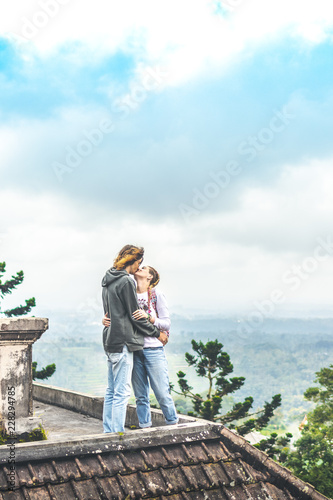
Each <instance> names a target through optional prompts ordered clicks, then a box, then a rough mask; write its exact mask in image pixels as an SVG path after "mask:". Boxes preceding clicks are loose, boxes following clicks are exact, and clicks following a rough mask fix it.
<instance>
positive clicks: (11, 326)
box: [0, 318, 48, 433]
mask: <svg viewBox="0 0 333 500" xmlns="http://www.w3.org/2000/svg"><path fill="white" fill-rule="evenodd" d="M47 328H48V320H47V319H45V318H14V319H2V318H1V319H0V426H2V427H5V428H6V429H7V431H8V430H9V428H10V429H11V430H13V428H15V432H16V433H17V432H18V433H21V432H26V431H29V430H30V429H31V426H36V425H38V423H39V422H40V421H38V422H37V421H34V420H33V418H32V344H33V343H34V342H36V340H37V339H39V338H40V337H41V335H42V334H43V333H44V332H45V330H46V329H47ZM9 422H10V424H9ZM35 424H36V425H35Z"/></svg>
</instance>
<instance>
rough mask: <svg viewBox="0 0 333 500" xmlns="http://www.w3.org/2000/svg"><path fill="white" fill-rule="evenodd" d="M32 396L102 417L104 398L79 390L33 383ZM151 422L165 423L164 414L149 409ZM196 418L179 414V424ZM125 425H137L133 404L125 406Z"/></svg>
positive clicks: (155, 425)
mask: <svg viewBox="0 0 333 500" xmlns="http://www.w3.org/2000/svg"><path fill="white" fill-rule="evenodd" d="M33 398H34V399H35V400H37V401H41V402H42V403H48V404H52V405H55V406H60V407H62V408H66V409H67V410H72V411H77V412H79V413H83V414H84V415H89V416H90V417H94V418H99V419H102V417H103V402H104V398H95V397H93V396H87V395H86V394H82V393H79V392H74V391H69V390H67V389H61V388H59V387H53V386H50V385H45V384H40V383H36V382H34V383H33ZM151 416H152V423H153V426H154V427H159V426H162V425H165V422H164V416H163V413H162V411H161V410H156V409H155V408H152V409H151ZM195 421H196V419H194V418H193V417H188V416H186V415H181V416H180V417H179V423H180V424H186V423H189V422H195ZM125 425H126V427H130V426H132V425H135V426H138V425H139V422H138V417H137V415H136V408H135V406H134V405H128V406H127V415H126V424H125Z"/></svg>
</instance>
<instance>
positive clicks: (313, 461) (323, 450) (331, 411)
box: [286, 365, 333, 497]
mask: <svg viewBox="0 0 333 500" xmlns="http://www.w3.org/2000/svg"><path fill="white" fill-rule="evenodd" d="M315 381H316V382H317V383H318V384H319V387H310V388H309V389H307V390H306V391H305V393H304V396H305V398H306V399H307V400H308V401H312V402H314V403H316V406H315V408H314V410H313V411H311V412H309V413H308V415H307V418H308V422H307V425H306V426H305V427H304V429H303V431H302V436H301V438H300V439H299V440H298V441H297V442H296V444H295V447H296V450H295V451H292V452H291V453H290V454H289V455H288V457H287V460H286V465H287V466H288V467H290V468H291V469H292V471H293V472H294V473H295V474H296V476H298V477H299V478H300V479H302V480H303V481H307V482H309V483H311V484H313V486H315V488H316V489H317V490H318V491H320V492H321V493H323V494H324V495H326V496H328V497H333V365H330V367H329V368H322V369H321V370H320V371H319V372H316V380H315Z"/></svg>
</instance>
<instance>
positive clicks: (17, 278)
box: [0, 262, 36, 318]
mask: <svg viewBox="0 0 333 500" xmlns="http://www.w3.org/2000/svg"><path fill="white" fill-rule="evenodd" d="M5 272H6V262H0V299H4V298H5V296H6V295H8V294H11V293H12V291H13V290H15V289H16V288H17V287H18V285H20V284H21V283H22V282H23V280H24V273H23V271H18V272H17V273H16V274H15V275H14V276H12V277H11V279H9V280H6V281H5V282H3V281H2V278H3V275H4V274H5ZM35 306H36V301H35V297H32V298H31V299H28V300H26V301H25V306H22V305H20V306H18V307H15V308H14V309H7V310H6V311H1V309H0V313H2V314H4V315H5V316H7V318H11V317H13V316H24V315H25V314H28V313H29V312H30V311H31V309H32V308H33V307H35Z"/></svg>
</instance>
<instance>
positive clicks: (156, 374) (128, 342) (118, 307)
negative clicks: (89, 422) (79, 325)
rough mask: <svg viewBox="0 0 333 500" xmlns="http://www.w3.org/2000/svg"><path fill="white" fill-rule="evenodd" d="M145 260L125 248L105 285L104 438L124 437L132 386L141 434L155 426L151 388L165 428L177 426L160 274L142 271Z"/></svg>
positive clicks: (136, 250)
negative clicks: (116, 434)
mask: <svg viewBox="0 0 333 500" xmlns="http://www.w3.org/2000/svg"><path fill="white" fill-rule="evenodd" d="M143 255H144V249H143V248H141V247H136V246H133V245H126V246H124V247H123V248H122V249H121V250H120V252H119V254H118V255H117V257H116V259H115V260H114V263H113V267H112V268H111V269H109V270H108V271H107V272H106V274H105V276H104V278H103V281H102V287H103V307H104V313H105V316H104V319H103V324H104V325H105V326H104V330H103V345H104V350H105V353H106V355H107V358H108V386H107V389H106V394H105V399H104V409H103V428H104V432H124V427H125V419H126V408H127V403H128V400H129V397H130V394H131V382H132V386H133V390H134V395H135V399H136V411H137V415H138V419H139V425H140V427H141V428H144V427H150V426H151V425H152V422H151V413H150V403H149V383H150V385H151V388H152V389H153V391H154V394H155V397H156V399H157V401H158V403H159V405H160V407H161V410H162V412H163V415H164V418H165V421H166V423H167V424H176V423H177V422H178V417H177V413H176V409H175V405H174V403H173V400H172V398H171V396H170V387H169V375H168V367H167V361H166V357H165V353H164V348H163V346H164V345H165V344H166V343H167V342H168V336H169V333H168V330H169V329H170V318H169V312H168V306H167V303H166V300H165V297H164V295H163V294H162V293H161V292H159V290H158V289H155V286H156V285H157V284H158V282H159V274H158V272H157V271H156V270H155V269H154V268H153V267H150V266H143V267H140V266H141V264H142V261H143ZM133 277H134V279H133Z"/></svg>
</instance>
